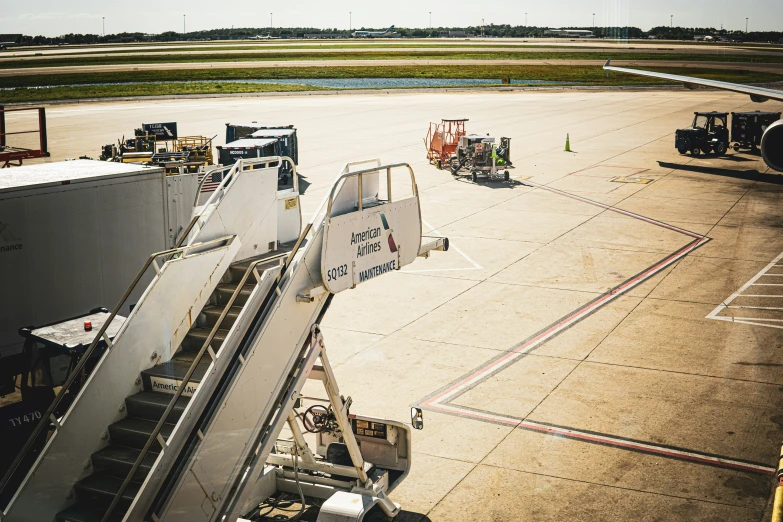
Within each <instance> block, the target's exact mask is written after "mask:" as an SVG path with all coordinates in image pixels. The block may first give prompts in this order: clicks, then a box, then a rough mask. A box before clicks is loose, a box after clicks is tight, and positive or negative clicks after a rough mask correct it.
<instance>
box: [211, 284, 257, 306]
mask: <svg viewBox="0 0 783 522" xmlns="http://www.w3.org/2000/svg"><path fill="white" fill-rule="evenodd" d="M238 286H239V284H238V283H220V284H219V285H217V288H215V291H214V292H213V295H214V296H215V298H216V299H217V302H218V304H220V305H225V304H227V303H228V300H229V299H231V296H232V295H234V292H235V291H236V289H237V287H238ZM255 286H256V285H255V284H245V285H244V286H243V287H242V290H240V291H239V294H238V295H237V298H236V299H235V300H234V305H236V306H244V305H245V303H247V300H248V299H249V298H250V294H251V293H253V289H254V288H255Z"/></svg>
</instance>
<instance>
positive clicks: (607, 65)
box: [604, 58, 612, 69]
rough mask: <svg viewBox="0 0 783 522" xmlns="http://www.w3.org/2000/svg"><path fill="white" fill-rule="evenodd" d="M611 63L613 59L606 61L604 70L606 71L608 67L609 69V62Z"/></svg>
mask: <svg viewBox="0 0 783 522" xmlns="http://www.w3.org/2000/svg"><path fill="white" fill-rule="evenodd" d="M611 61H612V59H611V58H609V59H608V60H606V63H605V64H604V69H606V68H607V67H609V62H611Z"/></svg>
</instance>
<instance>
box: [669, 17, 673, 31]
mask: <svg viewBox="0 0 783 522" xmlns="http://www.w3.org/2000/svg"><path fill="white" fill-rule="evenodd" d="M672 27H674V15H669V29H671V28H672Z"/></svg>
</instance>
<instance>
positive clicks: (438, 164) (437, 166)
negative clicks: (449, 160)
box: [435, 160, 443, 170]
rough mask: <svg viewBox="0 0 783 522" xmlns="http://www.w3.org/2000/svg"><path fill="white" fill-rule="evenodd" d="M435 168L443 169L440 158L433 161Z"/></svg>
mask: <svg viewBox="0 0 783 522" xmlns="http://www.w3.org/2000/svg"><path fill="white" fill-rule="evenodd" d="M435 168H436V169H438V170H441V169H443V163H441V161H440V160H438V161H436V162H435Z"/></svg>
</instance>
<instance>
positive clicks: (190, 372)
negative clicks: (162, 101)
mask: <svg viewBox="0 0 783 522" xmlns="http://www.w3.org/2000/svg"><path fill="white" fill-rule="evenodd" d="M264 159H268V160H272V161H274V159H273V158H264ZM282 159H289V160H290V158H286V157H282ZM243 161H246V160H242V159H239V160H237V162H236V164H235V165H234V167H232V169H233V168H235V167H237V166H238V167H239V169H241V168H242V165H241V164H240V163H241V162H243ZM257 163H265V161H252V163H251V164H257ZM366 163H375V164H376V166H377V168H376V169H370V171H374V170H378V169H380V168H382V167H381V161H380V159H377V158H376V159H370V160H363V161H355V162H349V163H346V164H345V165H344V166H343V168H342V170H341V171H340V175H339V176H338V177H337V179H335V182H334V185H335V186H337V184H338V183H339V182H340V181H342V179H343V178H345V177H349V176H347V174H349V171H350V167H352V166H356V165H363V164H366ZM291 165H292V166H293V172H292V176H293V179H294V180H295V181H294V189H295V190H296V193H297V194H298V193H299V184H298V179H297V176H296V164H294V162H293V161H291ZM408 168H409V169H410V166H408ZM239 169H238V170H239ZM412 175H413V171H412V170H411V176H412ZM227 177H228V176H226V177H224V178H223V181H222V182H221V185H222V184H223V182H224V181H226V178H227ZM219 188H220V187H218V189H219ZM218 189H215V192H217V191H218ZM414 189H415V181H414ZM333 192H334V189H333ZM213 195H214V194H213ZM210 200H211V198H210ZM327 202H328V203H329V207H330V208H331V194H328V195H327V196H326V197H325V198H324V200H323V201H322V202H321V204H320V205H319V207H318V209H317V210H316V211H315V212H314V213H313V216H312V218H310V221H309V222H308V223H307V225H305V227H304V228H303V229H302V232H301V234H300V235H299V239H297V240H296V243H295V244H294V246H293V248H292V249H291V252H289V253H288V254H287V255H286V254H280V255H278V256H271V257H268V258H264V259H258V260H256V261H253V262H252V263H251V264H250V265H248V267H247V269H246V270H245V273H244V274H243V276H242V279H241V280H240V282H239V283H238V284H237V287H236V288H235V289H234V292H233V293H232V294H231V297H230V298H229V300H228V303H227V304H226V306H225V308H224V309H223V312H222V313H221V314H220V317H218V319H217V321H216V322H215V325H214V326H213V327H212V330H210V332H209V335H207V338H206V340H205V341H204V344H202V346H201V349H200V350H199V352H198V354H197V355H196V357H195V358H194V359H193V362H192V363H191V365H190V368H188V371H187V372H186V373H185V376H184V377H183V378H182V379H181V380H180V383H181V384H180V386H179V387H178V388H177V390H176V391H175V392H174V395H173V396H172V398H171V399H170V400H169V404H168V405H167V406H166V410H165V411H164V412H163V415H162V416H161V418H160V420H159V421H158V423H157V424H156V425H155V428H154V429H153V430H152V432H151V433H150V435H149V437H147V442H146V443H145V444H144V447H143V448H142V450H141V453H140V454H139V455H138V457H136V461H135V462H134V463H133V466H132V467H131V470H130V472H129V473H128V475H127V476H126V477H125V480H123V482H122V484H121V485H120V489H119V490H117V493H116V494H115V495H114V498H113V499H112V502H111V504H110V505H109V508H108V509H107V511H106V513H105V514H104V516H103V518H102V519H101V522H108V520H109V517H110V516H111V515H112V513H113V512H114V510H115V509H116V508H117V504H118V503H119V502H120V500H121V499H122V495H124V494H125V490H127V488H128V486H129V485H130V483H131V482H132V481H133V477H134V475H135V474H136V472H137V471H138V469H139V467H141V463H142V462H143V460H144V458H145V457H146V456H147V454H148V453H149V451H150V449H151V448H152V444H153V441H155V440H157V439H158V436H159V435H160V432H161V430H162V429H163V425H164V424H165V423H166V419H167V418H168V416H169V415H170V414H171V411H172V410H173V409H174V406H175V405H176V403H177V401H178V400H179V398H180V397H181V396H182V393H183V392H184V390H185V387H186V385H187V383H188V382H189V381H190V378H191V377H192V376H193V373H194V372H195V369H196V366H197V364H198V363H199V362H200V361H201V359H202V358H203V357H204V353H205V352H206V351H207V350H210V352H211V353H210V356H211V357H212V358H213V360H214V359H215V354H214V351H213V350H212V348H211V346H210V345H211V344H212V341H213V339H214V337H215V335H216V334H217V331H218V330H219V329H220V326H221V325H222V323H223V320H224V319H225V317H226V315H227V314H228V311H229V309H230V308H231V306H232V305H233V304H234V301H235V300H236V298H237V296H238V295H239V293H240V292H241V290H242V288H244V286H245V284H246V282H247V280H248V278H249V277H250V274H251V273H252V272H254V270H255V267H256V266H258V265H259V264H260V263H268V262H269V261H274V260H275V259H281V260H283V263H282V266H281V269H280V272H279V273H278V275H277V278H276V280H275V282H274V284H273V285H272V287H271V288H270V292H271V291H273V290H274V288H276V287H277V285H279V284H280V281H281V280H282V278H283V276H284V275H285V273H286V271H287V269H288V268H289V267H290V266H291V262H292V261H293V259H294V257H295V256H296V254H297V252H298V251H299V249H300V248H301V247H302V244H303V243H304V241H305V239H306V238H307V235H308V234H309V232H310V231H311V230H312V229H313V225H314V223H315V222H316V220H317V219H318V216H319V214H320V213H321V211H322V210H323V208H324V207H325V206H326V205H327ZM209 203H210V201H207V203H205V204H204V208H206V207H207V205H209ZM197 219H198V216H196V217H195V218H194V220H193V221H192V222H191V225H192V224H193V222H194V221H196V220H197ZM319 226H320V225H319ZM190 229H192V226H190V227H188V230H187V231H186V232H185V233H183V238H184V237H187V234H188V233H189V232H190ZM283 258H284V259H283ZM258 283H260V276H259V275H258V274H256V284H258ZM158 443H159V444H160V445H161V448H162V449H163V451H165V449H166V444H165V441H163V440H162V437H161V440H159V441H158Z"/></svg>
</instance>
